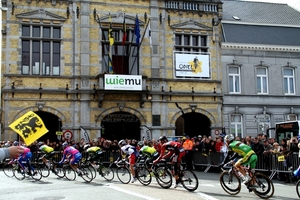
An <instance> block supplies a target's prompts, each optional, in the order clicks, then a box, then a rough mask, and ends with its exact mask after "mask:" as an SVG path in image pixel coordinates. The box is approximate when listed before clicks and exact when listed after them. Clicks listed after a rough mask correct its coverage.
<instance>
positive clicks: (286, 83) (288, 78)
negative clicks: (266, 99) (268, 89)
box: [283, 68, 295, 95]
mask: <svg viewBox="0 0 300 200" xmlns="http://www.w3.org/2000/svg"><path fill="white" fill-rule="evenodd" d="M285 70H291V71H292V73H293V74H292V75H285V73H284V72H285ZM291 84H292V85H291ZM292 88H293V91H292ZM283 91H284V94H285V95H294V94H295V70H294V69H293V68H283Z"/></svg>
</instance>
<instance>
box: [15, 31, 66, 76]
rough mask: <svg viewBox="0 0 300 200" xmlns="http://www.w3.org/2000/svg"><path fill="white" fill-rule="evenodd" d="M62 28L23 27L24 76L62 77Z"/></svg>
mask: <svg viewBox="0 0 300 200" xmlns="http://www.w3.org/2000/svg"><path fill="white" fill-rule="evenodd" d="M60 32H61V28H60V27H49V26H36V25H35V26H28V25H26V26H25V25H24V26H22V37H21V38H22V68H21V71H22V74H28V75H43V76H50V75H56V76H58V75H60V60H61V59H60V48H61V38H60V36H61V33H60Z"/></svg>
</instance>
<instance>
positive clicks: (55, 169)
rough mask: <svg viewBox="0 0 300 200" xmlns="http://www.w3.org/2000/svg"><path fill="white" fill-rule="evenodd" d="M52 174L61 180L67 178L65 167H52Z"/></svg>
mask: <svg viewBox="0 0 300 200" xmlns="http://www.w3.org/2000/svg"><path fill="white" fill-rule="evenodd" d="M52 172H53V173H54V174H55V175H56V176H58V177H59V178H63V177H65V170H64V168H63V167H59V166H57V165H55V167H54V166H52Z"/></svg>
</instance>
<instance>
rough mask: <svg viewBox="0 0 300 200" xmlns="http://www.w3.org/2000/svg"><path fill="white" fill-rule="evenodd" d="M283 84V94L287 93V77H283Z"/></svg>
mask: <svg viewBox="0 0 300 200" xmlns="http://www.w3.org/2000/svg"><path fill="white" fill-rule="evenodd" d="M283 85H284V93H285V94H287V93H289V88H288V79H287V78H284V79H283Z"/></svg>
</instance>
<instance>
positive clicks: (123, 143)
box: [118, 140, 126, 146]
mask: <svg viewBox="0 0 300 200" xmlns="http://www.w3.org/2000/svg"><path fill="white" fill-rule="evenodd" d="M125 144H126V142H125V140H120V141H119V143H118V145H121V146H124V145H125Z"/></svg>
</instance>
